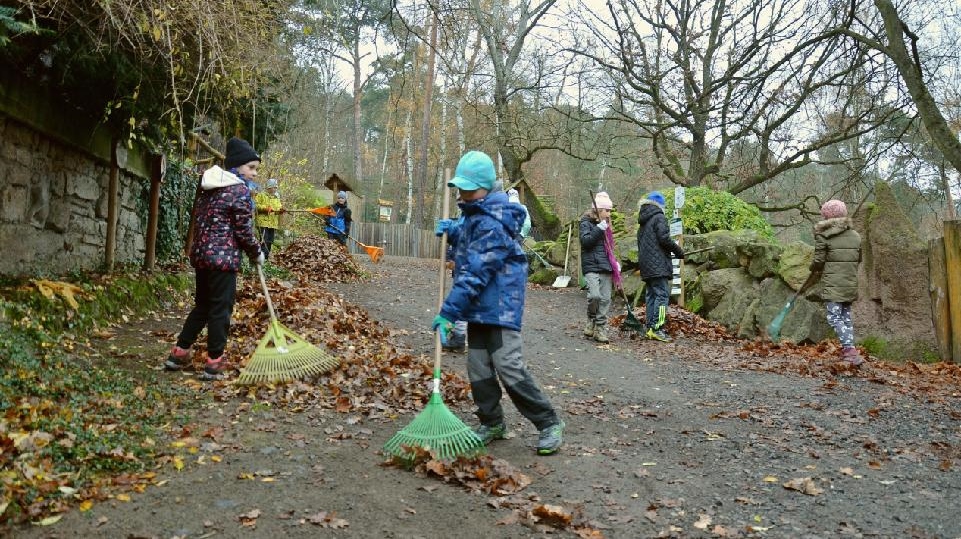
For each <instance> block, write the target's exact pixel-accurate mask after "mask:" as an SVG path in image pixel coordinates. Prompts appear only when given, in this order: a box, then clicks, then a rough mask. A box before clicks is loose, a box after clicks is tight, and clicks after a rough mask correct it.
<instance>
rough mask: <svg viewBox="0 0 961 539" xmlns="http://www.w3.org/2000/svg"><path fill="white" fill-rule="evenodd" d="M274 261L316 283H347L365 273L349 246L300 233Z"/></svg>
mask: <svg viewBox="0 0 961 539" xmlns="http://www.w3.org/2000/svg"><path fill="white" fill-rule="evenodd" d="M273 263H274V264H277V265H278V266H280V267H282V268H284V269H286V270H288V271H290V272H291V273H293V274H295V275H297V276H298V277H300V278H301V280H304V281H312V282H316V283H332V282H333V283H346V282H350V281H353V280H356V279H358V278H359V277H361V276H362V275H363V271H361V269H360V267H359V266H358V265H357V263H356V262H354V259H353V257H352V256H351V255H350V253H349V252H347V248H346V247H344V246H343V245H341V244H340V243H339V242H336V241H334V240H331V239H327V238H324V237H321V236H316V235H313V234H308V235H304V236H300V237H299V238H297V239H296V240H294V241H293V242H291V243H290V244H289V245H287V246H286V247H285V248H284V249H283V250H281V251H280V252H278V253H276V254H275V255H274V256H273Z"/></svg>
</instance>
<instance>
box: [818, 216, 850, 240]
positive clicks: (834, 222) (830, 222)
mask: <svg viewBox="0 0 961 539" xmlns="http://www.w3.org/2000/svg"><path fill="white" fill-rule="evenodd" d="M852 227H853V224H852V223H851V218H850V217H834V218H832V219H825V220H823V221H818V222H817V223H815V224H814V233H815V234H821V235H823V236H825V237H828V238H830V237H831V236H837V235H838V234H840V233H841V232H844V231H845V230H848V229H850V228H852Z"/></svg>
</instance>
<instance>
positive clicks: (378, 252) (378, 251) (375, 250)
mask: <svg viewBox="0 0 961 539" xmlns="http://www.w3.org/2000/svg"><path fill="white" fill-rule="evenodd" d="M358 245H360V246H361V247H363V248H364V251H366V252H367V256H369V257H370V261H371V262H373V263H374V264H376V263H378V262H380V257H382V256H384V248H383V247H375V246H373V245H364V244H363V243H358Z"/></svg>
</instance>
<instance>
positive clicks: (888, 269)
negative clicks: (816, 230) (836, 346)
mask: <svg viewBox="0 0 961 539" xmlns="http://www.w3.org/2000/svg"><path fill="white" fill-rule="evenodd" d="M851 209H853V208H849V211H850V210H851ZM853 220H854V226H855V228H856V229H857V230H858V232H860V233H861V250H862V263H861V268H860V272H859V279H860V289H859V294H860V298H859V299H858V301H856V302H855V303H854V306H853V309H852V310H853V313H852V314H853V316H854V334H855V337H856V338H857V339H859V340H860V339H862V338H864V337H868V336H875V337H878V338H879V339H880V340H882V341H884V342H886V343H889V344H892V345H894V348H896V349H900V350H898V351H903V352H904V353H911V354H916V353H919V352H921V351H923V350H924V349H936V347H937V342H936V340H935V337H934V326H933V324H932V321H931V298H930V296H929V294H928V280H929V277H928V267H927V259H928V253H927V250H928V248H927V244H926V243H925V242H924V241H922V240H921V238H920V236H919V235H918V233H917V230H916V229H915V228H914V226H913V225H912V224H911V221H910V220H909V219H908V217H907V215H905V213H904V210H903V209H902V208H901V205H900V204H899V203H898V201H897V199H895V198H894V194H893V193H892V191H891V188H890V186H888V184H886V183H884V182H878V184H877V186H876V187H875V201H874V204H873V205H870V206H863V207H862V208H861V209H860V210H858V211H857V213H856V214H855V215H854V218H853ZM894 351H895V350H892V352H894Z"/></svg>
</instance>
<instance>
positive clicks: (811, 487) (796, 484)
mask: <svg viewBox="0 0 961 539" xmlns="http://www.w3.org/2000/svg"><path fill="white" fill-rule="evenodd" d="M782 486H783V487H784V488H786V489H788V490H796V491H798V492H801V493H804V494H807V495H808V496H817V495H818V494H822V493H823V492H824V490H823V489H820V488H818V487H817V485H816V484H815V483H814V480H813V479H811V478H810V477H798V478H795V479H791V480H790V481H788V482H787V483H784V485H782Z"/></svg>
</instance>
